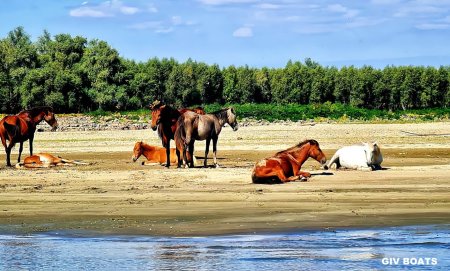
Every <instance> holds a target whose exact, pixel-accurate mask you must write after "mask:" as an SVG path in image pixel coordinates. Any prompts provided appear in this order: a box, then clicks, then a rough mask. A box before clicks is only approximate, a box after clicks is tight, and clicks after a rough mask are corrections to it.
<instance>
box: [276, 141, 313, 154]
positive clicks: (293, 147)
mask: <svg viewBox="0 0 450 271" xmlns="http://www.w3.org/2000/svg"><path fill="white" fill-rule="evenodd" d="M308 143H309V144H311V145H319V142H317V141H316V140H314V139H306V140H303V141H301V142H300V143H298V144H297V145H295V146H292V147H290V148H288V149H286V150H283V151H279V152H277V153H276V154H275V155H279V154H282V153H285V152H290V151H292V150H294V149H297V148H300V147H302V146H303V145H305V144H308Z"/></svg>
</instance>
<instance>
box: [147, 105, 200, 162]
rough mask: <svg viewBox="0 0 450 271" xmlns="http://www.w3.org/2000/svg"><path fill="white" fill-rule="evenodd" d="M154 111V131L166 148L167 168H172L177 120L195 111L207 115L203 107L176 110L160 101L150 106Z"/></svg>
mask: <svg viewBox="0 0 450 271" xmlns="http://www.w3.org/2000/svg"><path fill="white" fill-rule="evenodd" d="M150 109H151V110H152V124H151V128H152V130H153V131H156V130H157V129H158V135H159V138H161V141H162V145H163V147H164V148H166V156H167V157H168V160H167V163H166V167H169V166H170V160H171V159H170V140H171V139H174V135H175V131H176V129H177V120H178V118H179V117H180V116H181V115H182V114H184V113H185V112H190V111H195V112H197V113H198V114H205V111H204V110H203V108H201V107H197V108H195V109H187V108H183V109H179V110H177V109H175V108H173V107H170V106H168V105H165V104H163V103H162V102H160V101H154V102H153V103H152V104H151V105H150Z"/></svg>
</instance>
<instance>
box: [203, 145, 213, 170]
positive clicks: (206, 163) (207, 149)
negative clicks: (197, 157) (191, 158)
mask: <svg viewBox="0 0 450 271" xmlns="http://www.w3.org/2000/svg"><path fill="white" fill-rule="evenodd" d="M210 143H211V138H207V139H206V148H205V161H204V162H203V166H204V167H207V166H208V153H209V144H210Z"/></svg>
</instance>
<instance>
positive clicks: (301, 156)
mask: <svg viewBox="0 0 450 271" xmlns="http://www.w3.org/2000/svg"><path fill="white" fill-rule="evenodd" d="M308 152H309V144H308V145H303V146H301V147H300V148H296V149H295V150H292V151H290V152H289V154H291V155H292V156H293V157H294V158H295V160H296V161H297V162H298V164H299V165H300V166H301V165H303V163H305V161H306V160H307V159H308V158H309V155H308Z"/></svg>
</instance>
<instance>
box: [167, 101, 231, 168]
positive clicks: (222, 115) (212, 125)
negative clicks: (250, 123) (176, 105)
mask: <svg viewBox="0 0 450 271" xmlns="http://www.w3.org/2000/svg"><path fill="white" fill-rule="evenodd" d="M225 124H229V125H230V126H231V128H233V131H237V129H238V128H239V125H238V123H237V120H236V113H235V111H234V109H233V108H231V107H230V108H224V109H221V110H219V111H216V112H214V113H212V114H205V115H199V114H197V113H195V112H186V113H184V114H183V115H182V116H181V117H180V118H179V119H178V127H177V131H176V132H175V143H176V145H177V156H178V157H179V159H178V165H179V166H180V164H181V159H180V156H179V155H180V154H179V152H178V149H179V148H178V146H179V145H182V146H183V161H184V162H185V163H186V164H188V165H189V167H193V166H194V163H193V160H192V159H189V160H187V156H186V150H187V149H188V148H189V153H194V142H195V140H206V149H205V161H204V163H203V165H204V166H205V167H207V165H208V162H207V161H208V152H209V144H210V143H211V140H212V141H213V153H214V166H215V167H218V164H217V140H218V139H219V134H220V132H221V131H222V127H223V126H224V125H225Z"/></svg>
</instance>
